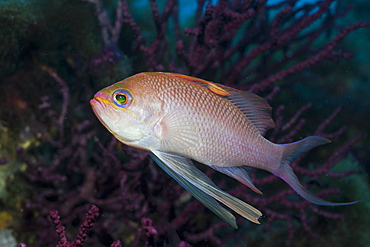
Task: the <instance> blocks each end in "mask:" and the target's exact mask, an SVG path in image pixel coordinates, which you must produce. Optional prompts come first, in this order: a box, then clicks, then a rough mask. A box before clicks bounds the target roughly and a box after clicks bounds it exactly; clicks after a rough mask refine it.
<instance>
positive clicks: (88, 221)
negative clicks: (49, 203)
mask: <svg viewBox="0 0 370 247" xmlns="http://www.w3.org/2000/svg"><path fill="white" fill-rule="evenodd" d="M98 216H99V208H98V207H97V206H95V205H92V206H91V208H90V209H89V211H88V212H87V215H86V218H85V220H84V221H83V223H82V224H81V226H80V229H79V230H78V233H77V236H76V239H75V240H74V241H73V242H68V240H67V237H66V231H65V227H64V226H63V225H62V223H61V221H60V216H59V212H58V211H57V210H56V209H53V210H50V220H51V221H52V222H53V224H54V225H55V231H56V232H57V233H58V235H59V242H58V244H57V245H56V247H82V246H83V245H84V243H85V240H86V238H87V233H88V232H89V231H90V229H91V228H92V227H93V226H94V223H95V221H96V219H97V218H98ZM120 246H122V244H121V241H119V240H116V241H114V242H113V243H112V244H111V247H120Z"/></svg>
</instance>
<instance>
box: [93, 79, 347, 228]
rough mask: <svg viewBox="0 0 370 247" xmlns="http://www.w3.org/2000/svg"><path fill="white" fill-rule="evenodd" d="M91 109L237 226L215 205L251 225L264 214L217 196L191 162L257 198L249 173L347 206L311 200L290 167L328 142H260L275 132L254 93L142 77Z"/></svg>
mask: <svg viewBox="0 0 370 247" xmlns="http://www.w3.org/2000/svg"><path fill="white" fill-rule="evenodd" d="M90 104H91V106H92V108H93V110H94V112H95V114H96V116H97V117H98V118H99V120H100V121H101V122H102V123H103V125H104V126H105V127H106V128H107V129H108V130H109V131H110V132H111V133H112V134H113V135H114V136H115V137H116V138H117V139H118V140H119V141H121V142H122V143H124V144H127V145H129V146H133V147H136V148H140V149H143V150H147V151H149V152H150V154H151V156H152V157H153V159H154V160H155V161H156V162H157V164H158V165H160V166H161V167H162V168H163V169H164V170H165V171H166V172H167V173H168V174H169V175H171V176H172V177H173V178H174V179H175V180H177V181H178V182H179V183H180V184H181V185H182V186H184V187H185V188H186V189H187V190H188V191H189V192H191V193H192V194H193V195H194V196H195V197H196V198H197V199H199V200H200V201H201V202H202V203H204V204H205V205H206V206H207V207H209V208H210V209H211V210H212V211H213V212H215V213H216V214H217V215H218V216H220V217H221V218H222V219H224V220H225V221H227V222H229V223H230V224H231V225H232V226H234V227H236V223H235V217H234V216H233V215H232V214H230V213H229V212H228V211H227V210H225V209H224V208H223V207H222V206H220V205H219V204H218V202H217V201H219V202H221V203H223V204H225V205H226V206H228V207H230V208H231V209H233V210H234V211H236V212H237V213H239V214H240V215H242V216H243V217H245V218H247V219H249V220H251V221H253V222H255V223H258V218H259V217H260V216H261V215H262V214H261V212H260V211H258V210H257V209H255V208H254V207H252V206H250V205H248V204H247V203H245V202H243V201H241V200H239V199H237V198H235V197H233V196H231V195H229V194H227V193H226V192H224V191H222V190H220V189H219V188H218V187H217V186H216V185H215V184H214V183H213V182H212V181H211V180H210V179H209V178H208V177H207V176H205V175H204V174H203V173H202V172H201V171H199V170H198V169H197V168H196V167H195V166H194V165H193V164H192V161H191V160H195V161H198V162H200V163H203V164H205V165H208V166H210V167H212V168H213V169H215V170H217V171H219V172H222V173H225V174H227V175H229V176H231V177H233V178H235V179H237V180H238V181H240V182H241V183H243V184H245V185H247V186H248V187H250V188H251V189H252V190H254V191H255V192H257V193H260V194H262V192H261V191H259V190H258V189H257V188H256V187H255V186H254V185H253V183H252V180H251V179H250V176H249V174H248V170H247V169H246V168H247V167H255V168H259V169H263V170H266V171H269V172H271V173H273V174H275V175H277V176H279V177H280V178H282V179H283V180H285V181H286V182H287V183H288V184H289V185H290V186H291V187H292V188H293V189H294V190H295V191H296V192H297V193H298V194H300V195H301V196H302V197H303V198H305V199H307V200H309V201H311V202H313V203H316V204H320V205H331V206H333V205H347V204H350V203H332V202H328V201H325V200H322V199H320V198H318V197H316V196H314V195H313V194H311V193H310V192H309V191H308V190H307V189H305V188H304V187H303V186H302V185H301V184H300V182H299V180H298V178H297V177H296V176H295V174H294V173H293V170H292V169H291V167H290V164H291V163H292V162H293V161H294V159H295V158H296V157H297V156H298V155H299V154H301V153H303V152H305V151H308V150H309V149H311V148H313V147H315V146H318V145H322V144H325V143H328V142H329V140H327V139H325V138H323V137H319V136H310V137H307V138H305V139H303V140H301V141H298V142H295V143H291V144H283V145H281V144H275V143H272V142H270V141H269V140H267V139H266V138H264V137H263V136H264V134H265V132H266V131H267V130H268V129H270V128H273V127H274V122H273V120H272V119H271V107H270V106H269V105H268V103H267V102H266V101H265V100H264V99H263V98H261V97H259V96H257V95H255V94H252V93H249V92H245V91H240V90H237V89H233V88H230V87H226V86H223V85H220V84H216V83H212V82H209V81H205V80H202V79H198V78H195V77H190V76H186V75H181V74H175V73H162V72H146V73H140V74H137V75H134V76H131V77H129V78H126V79H125V80H123V81H120V82H117V83H115V84H113V85H111V86H109V87H106V88H104V89H102V90H101V91H99V92H98V93H97V94H96V95H95V96H94V98H93V99H92V100H91V101H90ZM216 200H217V201H216Z"/></svg>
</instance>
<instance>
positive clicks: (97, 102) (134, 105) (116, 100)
mask: <svg viewBox="0 0 370 247" xmlns="http://www.w3.org/2000/svg"><path fill="white" fill-rule="evenodd" d="M156 95H157V94H156V93H155V91H153V89H152V88H150V87H148V86H147V85H145V83H141V81H140V78H137V77H134V76H133V77H129V78H127V79H125V80H123V81H120V82H117V83H115V84H113V85H111V86H108V87H106V88H104V89H102V90H100V91H99V92H97V93H96V94H95V95H94V98H93V99H91V100H90V105H91V107H92V109H93V111H94V113H95V115H96V116H97V118H98V119H99V120H100V122H101V123H102V124H103V125H104V126H105V127H106V128H107V129H108V130H109V132H111V133H112V134H113V135H114V136H115V137H116V138H117V139H118V140H119V141H121V142H123V143H125V144H127V145H130V146H134V147H137V148H141V149H146V150H149V149H151V148H153V147H152V145H155V143H158V141H156V140H153V138H154V137H153V130H154V126H155V124H156V123H157V122H158V120H159V119H160V118H161V107H162V102H161V100H160V99H159V98H158V97H157V96H156Z"/></svg>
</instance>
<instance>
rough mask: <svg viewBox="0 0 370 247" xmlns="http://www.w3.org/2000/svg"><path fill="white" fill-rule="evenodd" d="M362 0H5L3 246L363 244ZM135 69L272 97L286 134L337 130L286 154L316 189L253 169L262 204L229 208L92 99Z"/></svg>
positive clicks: (366, 217) (365, 36)
mask: <svg viewBox="0 0 370 247" xmlns="http://www.w3.org/2000/svg"><path fill="white" fill-rule="evenodd" d="M369 11H370V3H367V2H366V1H360V0H355V1H349V0H343V1H336V0H322V1H296V0H285V1H284V0H282V1H257V0H246V1H241V0H239V1H236V0H235V1H231V0H230V1H222V0H221V1H206V0H198V1H196V0H189V1H187V0H178V1H177V0H167V1H164V0H161V1H159V0H158V1H154V0H140V1H134V0H34V1H21V0H0V92H1V94H0V95H1V101H0V246H1V247H3V246H370V244H369V243H370V235H369V234H368V230H367V229H369V227H370V190H369V188H370V187H369V173H370V136H369V134H368V126H369V125H370V112H369V109H370V99H369V94H370V84H369V81H370V61H369V58H370V42H369V41H370V18H369V16H368V12H369ZM142 71H171V72H177V73H184V74H188V75H192V76H196V77H199V78H202V79H206V80H210V81H214V82H218V83H222V84H225V85H228V86H232V87H235V88H239V89H243V90H249V91H251V92H254V93H256V94H258V95H260V96H262V97H265V98H266V99H267V100H268V102H269V104H270V105H271V106H272V108H273V119H274V121H275V123H276V128H275V129H274V130H270V131H269V132H268V133H267V138H268V139H270V140H271V141H273V142H276V143H287V142H292V141H296V140H299V139H302V138H304V137H306V136H308V135H312V134H316V135H321V136H324V137H327V138H329V139H330V140H331V141H332V143H331V144H330V145H325V146H323V147H320V148H318V149H314V150H312V151H310V152H309V153H307V154H303V156H301V157H299V158H298V159H297V161H296V162H295V163H294V164H293V169H294V170H295V172H296V173H297V176H298V177H299V179H300V181H301V182H302V183H303V184H304V185H305V186H307V187H308V189H309V190H310V191H312V192H314V193H315V194H316V195H317V196H319V197H321V198H325V199H327V200H330V201H335V202H347V201H359V202H358V203H356V204H354V205H351V206H340V207H324V206H317V205H313V204H311V203H309V202H307V201H305V200H304V199H302V198H301V197H299V196H298V195H296V194H295V192H294V191H292V190H291V189H290V188H289V186H288V185H287V184H286V183H285V182H284V181H282V180H280V179H278V178H276V177H274V176H272V175H271V174H268V173H266V172H263V171H256V170H252V171H251V175H252V180H253V182H254V184H255V185H256V186H257V187H258V188H259V189H260V190H261V191H262V192H263V193H264V194H263V195H257V194H256V193H254V192H253V191H250V190H249V189H248V188H247V187H246V186H244V185H241V184H239V183H238V182H236V181H234V180H233V179H231V178H228V177H226V176H224V175H222V174H218V173H216V172H214V171H213V170H212V169H206V168H204V167H203V166H201V165H200V166H199V167H200V168H201V169H202V170H203V171H204V172H205V173H206V174H207V175H208V176H210V177H212V179H213V181H215V183H216V184H217V185H218V186H220V188H222V189H223V190H226V191H228V192H230V193H231V194H233V195H235V196H236V197H238V198H240V199H242V200H244V201H246V202H247V203H249V204H251V205H253V206H254V207H256V208H258V209H259V210H260V211H261V212H262V213H263V214H264V216H263V217H262V218H261V219H260V222H261V224H260V225H256V224H253V223H251V222H249V221H246V220H244V219H243V218H242V217H239V216H237V222H238V226H239V229H237V230H235V229H233V228H231V227H229V226H228V224H227V223H225V222H222V220H221V219H219V218H218V217H217V216H216V215H214V214H213V213H212V212H211V211H210V210H208V209H207V208H205V207H204V206H203V205H202V204H201V203H200V202H198V201H197V200H196V199H194V198H193V197H191V196H190V194H188V192H186V191H185V190H184V189H183V188H182V187H181V186H180V185H179V184H177V183H176V181H174V180H173V179H172V178H170V177H169V176H168V175H167V174H166V173H165V172H163V171H162V170H161V169H160V168H159V167H158V166H157V165H156V164H155V163H154V162H153V161H152V160H151V159H150V157H149V156H148V154H147V153H146V152H143V151H140V150H136V149H134V148H130V147H127V146H124V145H121V144H120V143H119V142H118V141H116V140H115V139H114V138H113V137H112V136H111V134H110V133H109V132H108V131H106V129H105V128H104V126H102V125H101V124H100V123H99V121H98V119H97V118H96V117H95V116H94V114H93V112H92V110H91V108H90V105H89V100H90V99H91V98H92V97H93V95H94V93H95V92H97V91H98V90H100V89H101V88H103V87H105V86H108V85H110V84H112V83H114V82H116V81H119V80H122V79H124V78H126V77H128V76H131V75H133V74H136V73H139V72H142Z"/></svg>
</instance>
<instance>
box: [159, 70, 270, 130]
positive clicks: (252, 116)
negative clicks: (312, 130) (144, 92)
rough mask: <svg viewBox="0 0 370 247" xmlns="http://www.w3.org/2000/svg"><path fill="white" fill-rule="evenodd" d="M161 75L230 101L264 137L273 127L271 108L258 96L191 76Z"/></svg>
mask: <svg viewBox="0 0 370 247" xmlns="http://www.w3.org/2000/svg"><path fill="white" fill-rule="evenodd" d="M163 74H166V75H169V76H172V77H176V78H179V79H182V80H185V81H188V82H192V83H196V84H198V85H200V86H202V87H206V88H208V89H209V90H210V91H211V92H212V93H214V94H217V95H218V96H221V97H223V98H226V99H228V100H230V101H231V102H232V103H233V104H234V105H235V106H236V107H238V108H239V109H240V110H241V111H242V112H243V113H244V114H245V115H246V116H247V117H248V119H249V121H251V123H252V124H253V125H254V126H255V127H256V128H257V129H258V130H259V132H260V133H261V135H264V134H265V133H266V131H267V130H269V129H271V128H274V127H275V124H274V121H273V120H272V118H271V106H270V105H269V104H268V103H267V101H266V100H265V99H263V98H261V97H260V96H258V95H255V94H253V93H250V92H247V91H241V90H238V89H234V88H231V87H227V86H224V85H222V84H218V83H213V82H209V81H206V80H203V79H199V78H195V77H192V76H187V75H182V74H176V73H163Z"/></svg>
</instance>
